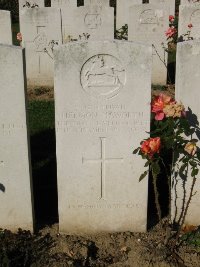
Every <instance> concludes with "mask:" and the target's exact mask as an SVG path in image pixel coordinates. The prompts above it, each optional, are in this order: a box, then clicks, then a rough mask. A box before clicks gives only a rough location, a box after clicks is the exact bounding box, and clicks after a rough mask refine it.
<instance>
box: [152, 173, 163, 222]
mask: <svg viewBox="0 0 200 267" xmlns="http://www.w3.org/2000/svg"><path fill="white" fill-rule="evenodd" d="M152 176H153V188H154V195H155V204H156V209H157V214H158V219H159V221H161V219H162V215H161V208H160V203H159V193H158V188H157V174H155V173H154V172H153V171H152Z"/></svg>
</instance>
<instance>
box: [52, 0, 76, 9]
mask: <svg viewBox="0 0 200 267" xmlns="http://www.w3.org/2000/svg"><path fill="white" fill-rule="evenodd" d="M51 7H56V8H59V7H60V8H63V7H64V8H65V7H72V8H75V7H77V0H51Z"/></svg>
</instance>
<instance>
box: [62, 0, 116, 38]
mask: <svg viewBox="0 0 200 267" xmlns="http://www.w3.org/2000/svg"><path fill="white" fill-rule="evenodd" d="M61 12H62V34H63V42H64V43H66V42H68V40H69V36H70V37H71V38H72V39H76V40H78V39H81V40H86V38H85V37H84V34H87V35H89V40H113V39H114V8H112V7H105V6H99V5H88V6H81V7H78V8H76V9H62V10H61ZM79 36H80V38H79Z"/></svg>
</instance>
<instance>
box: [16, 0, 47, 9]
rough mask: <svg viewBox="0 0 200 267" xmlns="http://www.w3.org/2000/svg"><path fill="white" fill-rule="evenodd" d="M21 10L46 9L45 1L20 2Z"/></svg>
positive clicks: (30, 0) (24, 0)
mask: <svg viewBox="0 0 200 267" xmlns="http://www.w3.org/2000/svg"><path fill="white" fill-rule="evenodd" d="M18 1H19V10H22V9H24V8H37V7H44V0H18Z"/></svg>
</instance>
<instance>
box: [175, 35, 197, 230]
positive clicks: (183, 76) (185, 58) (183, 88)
mask: <svg viewBox="0 0 200 267" xmlns="http://www.w3.org/2000/svg"><path fill="white" fill-rule="evenodd" d="M176 66H177V67H176V99H177V100H178V101H182V103H183V104H184V106H185V108H186V110H188V108H190V109H191V110H192V112H193V113H194V114H195V115H196V116H197V120H198V122H200V109H199V99H200V91H199V83H200V72H199V68H200V40H195V41H188V42H182V43H179V44H178V46H177V60H176ZM191 66H192V67H191ZM190 118H191V116H190ZM190 121H191V122H193V120H192V119H191V120H190ZM193 138H197V139H198V140H199V135H198V136H196V135H195V134H194V136H193ZM198 146H200V142H198ZM191 182H192V177H190V176H189V177H188V178H187V181H186V183H185V186H184V188H185V190H186V199H188V196H189V192H190V188H191ZM195 192H196V194H195V195H194V196H193V198H192V202H191V204H190V206H189V210H188V215H187V217H186V221H185V224H189V225H199V224H200V180H199V175H198V177H197V182H196V185H195V188H194V193H195ZM172 193H173V201H172V208H173V209H172V212H173V216H175V214H176V213H177V216H176V219H175V220H176V221H177V220H178V218H179V215H180V212H181V210H182V204H183V203H182V199H183V196H184V193H183V182H182V180H181V179H180V177H178V178H177V185H176V188H175V187H174V188H173V191H172ZM175 196H177V198H176V205H175V202H174V199H175Z"/></svg>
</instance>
